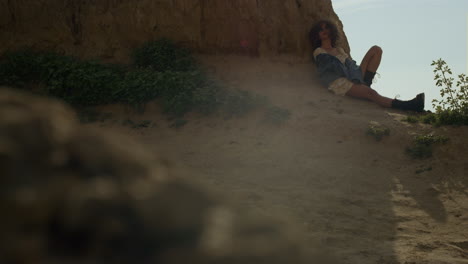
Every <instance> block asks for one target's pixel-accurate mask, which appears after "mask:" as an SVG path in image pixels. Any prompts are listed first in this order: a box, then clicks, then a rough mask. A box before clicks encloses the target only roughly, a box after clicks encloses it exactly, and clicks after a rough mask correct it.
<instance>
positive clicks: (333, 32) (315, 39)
mask: <svg viewBox="0 0 468 264" xmlns="http://www.w3.org/2000/svg"><path fill="white" fill-rule="evenodd" d="M324 24H325V27H326V28H328V29H329V30H330V39H331V45H332V47H336V41H337V40H338V38H339V36H338V28H337V27H336V25H335V24H334V23H333V22H331V21H330V20H320V21H319V22H317V23H316V24H315V25H314V26H313V27H312V29H311V30H310V32H309V39H310V44H311V45H312V51H314V50H315V49H316V48H318V47H320V46H322V41H321V40H320V37H319V32H320V31H322V25H324Z"/></svg>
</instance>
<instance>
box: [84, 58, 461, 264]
mask: <svg viewBox="0 0 468 264" xmlns="http://www.w3.org/2000/svg"><path fill="white" fill-rule="evenodd" d="M200 59H201V61H202V62H203V63H204V64H205V65H206V66H207V67H208V68H210V69H211V72H212V73H213V74H214V75H216V76H217V77H218V78H219V79H221V80H222V81H223V82H225V83H226V84H228V85H229V86H231V87H237V88H240V89H245V90H248V91H254V92H257V93H259V94H262V95H265V96H267V97H268V98H269V100H270V101H271V102H272V103H273V104H275V105H278V106H281V107H283V108H286V109H288V110H289V111H290V112H291V117H290V118H289V119H288V120H287V121H286V122H284V123H282V124H279V125H278V124H271V123H267V122H264V120H263V115H262V114H261V113H260V112H254V113H251V114H249V115H247V116H246V117H242V118H231V119H223V118H222V117H219V116H211V117H201V116H198V115H195V114H190V115H188V116H186V117H185V119H186V120H187V121H188V123H187V124H186V125H185V126H183V127H180V128H173V127H170V124H171V123H170V122H168V121H167V120H166V119H165V118H164V117H163V116H162V115H161V113H160V112H159V110H158V108H157V107H156V106H155V105H150V106H148V109H147V111H146V112H145V113H144V114H143V115H137V114H132V113H129V112H127V111H124V110H122V109H120V108H119V107H105V108H104V109H102V110H103V111H107V112H109V111H110V112H112V113H113V116H114V117H117V119H118V120H125V119H130V120H134V121H138V120H151V121H152V125H151V126H150V127H148V128H142V129H131V128H128V127H125V126H122V124H121V123H120V121H119V122H117V121H115V120H114V122H110V121H106V122H104V123H98V124H91V126H105V127H110V128H112V129H113V130H117V131H120V132H122V133H125V134H130V135H132V136H133V137H134V138H136V139H138V140H139V141H141V142H143V143H144V144H145V145H146V146H148V147H149V148H150V149H152V150H154V151H156V152H158V153H160V154H161V153H162V155H163V156H166V157H168V159H169V160H171V161H173V169H174V171H176V173H175V174H177V175H182V177H189V178H191V179H194V180H195V181H198V182H199V183H201V184H202V185H204V186H206V187H208V188H212V189H214V190H215V191H217V192H219V193H222V194H223V195H224V196H226V197H228V198H229V199H232V200H235V201H236V202H238V203H241V204H242V205H244V206H245V207H247V208H249V209H253V210H254V211H255V212H257V213H258V214H262V215H266V216H274V217H281V218H283V219H289V220H292V221H294V222H295V223H297V225H298V227H299V228H302V229H303V230H304V232H305V234H306V235H307V237H308V238H309V241H310V245H311V246H313V245H317V244H320V245H323V246H325V247H327V248H328V249H330V250H331V251H332V252H333V253H334V254H335V255H337V256H338V257H339V258H340V259H342V260H343V263H467V262H468V232H467V231H466V230H468V196H467V194H468V177H467V175H468V161H467V157H468V148H467V146H468V144H467V143H468V140H467V138H466V135H467V134H468V128H466V127H458V128H456V127H441V128H433V127H430V126H425V125H421V124H407V123H404V122H401V121H399V119H401V115H402V114H404V113H403V112H398V111H394V110H389V109H383V108H381V107H379V106H377V105H374V104H372V103H370V102H366V101H360V100H356V99H351V98H347V97H339V96H335V95H333V94H331V93H329V92H328V91H327V90H326V89H325V88H322V87H321V86H320V85H319V83H318V81H317V79H316V77H315V74H314V68H313V66H312V65H311V63H310V62H305V61H298V60H296V59H293V58H278V59H271V58H269V59H268V58H263V59H258V58H257V59H252V58H248V57H236V56H223V57H216V56H202V57H200ZM376 88H377V90H378V86H377V87H376ZM426 103H427V104H428V103H429V102H426ZM371 121H376V122H378V123H380V124H382V125H383V126H386V127H388V128H389V129H390V135H389V136H386V137H384V138H383V139H382V140H381V141H376V140H375V139H374V138H373V137H371V136H369V135H367V134H366V131H367V129H368V127H369V122H371ZM428 133H435V134H437V135H445V136H447V137H449V138H450V141H449V142H448V143H447V144H446V145H441V146H438V147H436V148H435V150H434V153H433V157H431V158H428V159H423V160H418V159H416V160H415V159H412V158H411V157H409V156H408V155H407V154H406V153H405V148H406V147H407V146H409V145H410V144H411V140H412V137H413V135H414V134H428Z"/></svg>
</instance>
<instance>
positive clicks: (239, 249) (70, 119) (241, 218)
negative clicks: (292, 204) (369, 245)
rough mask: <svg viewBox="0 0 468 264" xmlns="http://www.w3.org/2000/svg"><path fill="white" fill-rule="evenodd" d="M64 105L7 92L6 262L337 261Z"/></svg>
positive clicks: (1, 235) (3, 118)
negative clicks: (83, 121)
mask: <svg viewBox="0 0 468 264" xmlns="http://www.w3.org/2000/svg"><path fill="white" fill-rule="evenodd" d="M168 174H169V170H168V169H167V166H165V165H164V164H163V162H161V161H160V160H159V159H156V158H154V157H153V156H152V155H151V154H150V153H148V152H146V151H145V150H144V149H142V148H141V147H140V146H139V145H138V144H136V143H134V142H132V141H131V140H129V139H127V138H124V137H121V136H117V135H114V134H112V133H109V132H104V131H100V130H99V131H98V130H92V129H90V128H87V127H83V126H80V125H79V124H78V122H77V121H76V118H75V114H74V112H73V111H72V110H71V109H70V108H68V107H66V106H64V105H62V104H61V103H59V102H57V101H54V100H51V99H45V98H39V97H35V96H32V95H28V94H22V93H19V92H16V91H13V90H10V89H7V88H0V188H1V191H0V195H1V198H0V210H1V215H2V217H1V218H0V263H5V264H9V263H26V264H29V263H31V264H33V263H34V264H41V263H93V264H94V263H129V264H130V263H171V264H177V263H184V264H185V263H335V262H332V261H330V260H328V259H326V258H324V257H320V256H319V255H317V254H313V253H312V252H311V251H315V252H318V250H311V249H310V246H309V248H308V249H306V246H305V245H304V244H303V243H302V240H301V239H300V238H299V237H298V236H296V235H295V233H294V232H293V231H290V230H289V229H288V228H287V227H286V226H284V225H280V224H278V223H274V222H272V220H268V221H265V220H260V219H259V218H257V217H255V216H252V215H251V214H248V213H245V212H243V211H242V210H239V209H238V208H236V207H235V206H232V205H230V204H228V203H225V202H221V199H219V197H215V196H214V195H212V194H209V193H207V192H206V191H202V190H201V189H199V188H197V187H196V186H194V185H192V184H190V183H187V182H185V181H184V180H181V179H175V178H173V177H169V175H168Z"/></svg>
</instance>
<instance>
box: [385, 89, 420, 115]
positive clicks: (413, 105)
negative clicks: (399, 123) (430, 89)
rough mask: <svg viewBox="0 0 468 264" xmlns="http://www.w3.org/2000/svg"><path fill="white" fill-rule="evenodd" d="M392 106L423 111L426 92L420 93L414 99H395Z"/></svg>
mask: <svg viewBox="0 0 468 264" xmlns="http://www.w3.org/2000/svg"><path fill="white" fill-rule="evenodd" d="M392 108H395V109H400V110H409V111H416V112H422V111H424V93H420V94H418V95H417V96H416V97H415V98H414V99H412V100H409V101H400V100H398V99H394V100H393V101H392Z"/></svg>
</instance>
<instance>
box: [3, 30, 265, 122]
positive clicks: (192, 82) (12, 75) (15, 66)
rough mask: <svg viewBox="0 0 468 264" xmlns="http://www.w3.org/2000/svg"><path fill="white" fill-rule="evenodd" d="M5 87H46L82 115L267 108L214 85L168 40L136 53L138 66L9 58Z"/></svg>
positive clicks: (45, 55) (56, 57) (26, 54)
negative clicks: (92, 110)
mask: <svg viewBox="0 0 468 264" xmlns="http://www.w3.org/2000/svg"><path fill="white" fill-rule="evenodd" d="M0 85H6V86H12V87H17V88H23V89H30V90H32V87H40V89H39V90H37V89H36V90H34V91H35V92H38V93H41V94H45V95H50V96H54V97H57V98H61V99H63V100H64V101H66V102H68V103H70V104H71V105H73V106H75V107H77V108H80V109H81V108H86V107H89V106H96V105H103V104H111V103H122V104H127V105H130V106H131V107H132V108H134V109H136V110H139V111H144V108H145V105H146V103H148V102H149V101H152V100H158V102H159V103H160V105H161V106H162V109H163V110H164V112H165V113H167V114H168V115H170V116H183V115H184V114H185V113H187V112H189V111H196V112H200V113H203V114H209V113H212V112H214V111H216V110H217V109H219V108H224V109H225V111H226V113H227V114H228V115H242V114H243V113H246V112H248V111H250V110H251V109H253V108H255V107H257V106H259V105H261V104H262V103H263V100H261V99H260V97H259V96H257V95H253V94H251V93H249V92H247V91H240V90H231V89H227V88H225V87H223V86H221V85H220V84H219V83H218V82H216V81H215V80H213V79H210V78H209V76H208V75H207V74H206V73H205V72H203V70H202V69H200V67H199V66H198V65H197V64H196V62H195V59H194V58H193V57H192V56H191V55H190V52H189V51H188V50H186V49H183V48H179V47H177V46H176V45H175V44H173V43H172V42H171V41H169V40H167V39H161V40H158V41H153V42H148V43H146V44H144V45H143V46H142V47H140V48H138V49H136V50H135V52H134V53H133V64H132V66H125V65H110V64H103V63H99V62H97V61H95V60H80V59H78V58H75V57H72V56H64V55H60V54H57V53H54V52H39V51H34V50H31V49H24V50H19V51H14V52H7V53H5V54H3V55H2V57H1V58H0ZM85 119H86V118H85ZM91 119H93V118H91Z"/></svg>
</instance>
